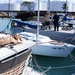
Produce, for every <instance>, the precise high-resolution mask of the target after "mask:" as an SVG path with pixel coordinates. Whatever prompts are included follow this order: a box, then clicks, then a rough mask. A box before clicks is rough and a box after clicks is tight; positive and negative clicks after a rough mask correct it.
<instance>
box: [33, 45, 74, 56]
mask: <svg viewBox="0 0 75 75" xmlns="http://www.w3.org/2000/svg"><path fill="white" fill-rule="evenodd" d="M72 50H73V47H72V46H67V48H66V47H65V46H58V45H57V46H53V45H49V44H42V45H40V44H39V45H36V46H34V47H33V48H32V54H36V55H43V56H55V57H67V56H68V55H69V54H70V53H71V52H72Z"/></svg>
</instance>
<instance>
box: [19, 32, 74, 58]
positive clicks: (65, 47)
mask: <svg viewBox="0 0 75 75" xmlns="http://www.w3.org/2000/svg"><path fill="white" fill-rule="evenodd" d="M20 35H21V36H22V37H23V38H24V37H25V38H28V39H29V40H33V41H35V40H36V36H35V34H33V33H28V32H21V33H20ZM39 41H40V42H39ZM50 41H53V40H51V39H50V38H49V37H47V36H43V35H39V37H38V42H39V43H38V44H36V45H35V46H33V47H32V54H36V55H43V56H54V57H67V56H68V55H69V54H70V53H71V52H72V50H73V49H74V45H71V44H66V43H64V44H63V43H59V42H57V43H54V44H53V43H50Z"/></svg>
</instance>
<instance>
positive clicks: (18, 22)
mask: <svg viewBox="0 0 75 75" xmlns="http://www.w3.org/2000/svg"><path fill="white" fill-rule="evenodd" d="M11 21H13V22H15V23H17V25H18V24H19V25H22V26H26V25H27V26H28V27H30V28H34V29H37V25H33V24H29V23H25V22H22V21H17V20H11Z"/></svg>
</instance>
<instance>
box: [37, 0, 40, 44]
mask: <svg viewBox="0 0 75 75" xmlns="http://www.w3.org/2000/svg"><path fill="white" fill-rule="evenodd" d="M39 7H40V0H38V15H37V22H38V24H37V34H36V43H38V35H39V16H40V11H39Z"/></svg>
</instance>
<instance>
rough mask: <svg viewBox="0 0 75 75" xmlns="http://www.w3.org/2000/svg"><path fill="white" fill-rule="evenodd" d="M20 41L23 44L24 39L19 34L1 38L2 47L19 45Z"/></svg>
mask: <svg viewBox="0 0 75 75" xmlns="http://www.w3.org/2000/svg"><path fill="white" fill-rule="evenodd" d="M19 41H21V42H22V39H21V37H20V35H19V34H18V33H16V34H14V35H7V36H5V37H1V38H0V45H6V44H17V43H18V42H19Z"/></svg>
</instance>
